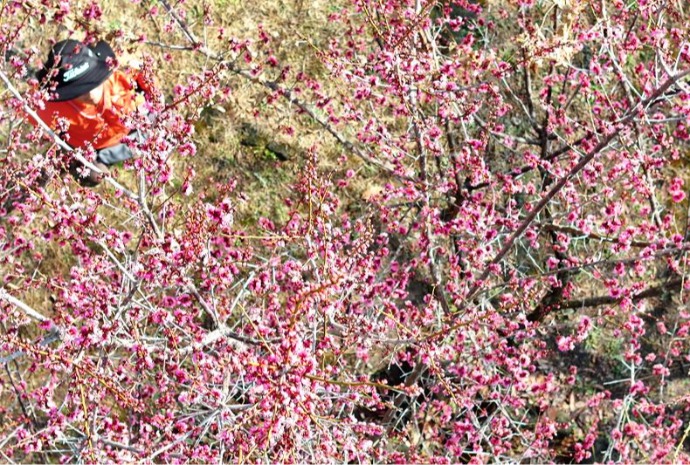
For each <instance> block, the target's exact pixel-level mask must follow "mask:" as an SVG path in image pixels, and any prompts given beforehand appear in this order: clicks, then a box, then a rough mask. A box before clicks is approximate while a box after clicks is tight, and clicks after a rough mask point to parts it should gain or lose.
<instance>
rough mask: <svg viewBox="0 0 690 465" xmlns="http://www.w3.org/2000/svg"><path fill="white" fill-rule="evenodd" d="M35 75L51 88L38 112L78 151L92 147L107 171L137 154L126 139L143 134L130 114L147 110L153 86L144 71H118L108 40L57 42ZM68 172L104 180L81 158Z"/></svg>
mask: <svg viewBox="0 0 690 465" xmlns="http://www.w3.org/2000/svg"><path fill="white" fill-rule="evenodd" d="M36 78H37V79H38V81H39V83H40V85H42V86H45V88H48V89H49V90H50V91H51V93H50V97H49V99H48V101H46V102H45V107H44V108H37V109H36V113H37V114H38V116H39V117H40V118H41V119H42V120H43V121H44V122H45V123H46V124H47V125H48V126H49V127H51V129H53V130H55V131H56V132H57V133H58V135H59V136H61V137H62V138H63V140H64V141H65V142H66V143H67V144H69V145H70V146H71V147H72V148H74V149H80V148H87V147H89V146H91V147H93V149H94V150H95V151H96V160H95V162H94V164H95V165H96V166H97V167H98V168H99V169H100V170H101V171H103V173H108V168H109V167H110V166H112V165H114V164H115V163H118V162H121V161H124V160H128V159H130V158H132V157H133V153H132V150H131V148H130V147H129V146H128V145H127V144H126V141H124V140H123V139H124V138H125V137H128V136H133V137H130V138H138V139H140V140H141V134H140V133H138V132H137V131H132V130H131V129H130V128H129V127H128V126H127V124H126V117H127V116H129V115H132V114H133V113H134V112H135V111H137V110H138V109H141V108H142V105H143V104H144V102H145V99H146V97H145V95H150V93H151V86H150V84H149V83H147V82H146V79H145V78H144V76H143V75H142V74H141V73H138V72H135V71H133V70H119V69H117V68H116V57H115V53H114V52H113V49H112V48H111V47H110V45H108V43H106V42H105V41H100V42H98V43H96V44H95V45H94V46H90V45H86V44H84V43H82V42H80V41H77V40H73V39H67V40H62V41H60V42H57V43H56V44H55V45H54V46H53V47H52V48H51V50H50V52H49V54H48V58H47V60H46V61H45V62H44V63H43V68H42V69H40V70H39V71H38V72H37V73H36ZM34 123H35V122H34ZM69 170H70V173H72V175H73V176H75V178H76V179H77V180H78V181H79V182H80V183H81V184H83V185H86V186H95V185H97V184H98V183H100V182H101V180H102V179H103V175H102V174H100V173H96V172H95V171H93V170H85V169H83V167H82V166H81V164H80V163H79V162H78V161H76V160H73V161H71V162H70V165H69ZM86 171H89V172H88V174H86V175H85V172H86Z"/></svg>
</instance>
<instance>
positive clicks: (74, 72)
mask: <svg viewBox="0 0 690 465" xmlns="http://www.w3.org/2000/svg"><path fill="white" fill-rule="evenodd" d="M88 69H89V64H88V63H82V64H81V65H79V66H77V67H76V68H72V69H68V70H67V71H65V75H64V76H63V77H62V81H63V82H67V81H71V80H72V79H74V78H77V77H79V76H81V75H82V74H84V73H85V72H86V71H87V70H88Z"/></svg>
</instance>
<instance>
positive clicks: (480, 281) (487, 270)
mask: <svg viewBox="0 0 690 465" xmlns="http://www.w3.org/2000/svg"><path fill="white" fill-rule="evenodd" d="M688 74H690V69H688V70H685V71H683V72H681V73H679V74H677V75H675V76H671V77H669V78H668V79H667V80H666V81H665V82H664V83H663V84H662V85H661V86H659V88H657V89H656V91H654V92H653V93H652V95H650V96H649V97H648V98H646V99H644V100H642V101H640V102H639V103H638V104H637V105H635V106H634V107H633V108H631V109H630V111H629V112H628V113H627V114H626V116H624V117H623V118H621V119H620V120H619V121H618V122H617V125H616V129H615V130H614V131H612V132H611V133H610V134H608V135H607V136H605V137H604V138H603V139H602V141H601V142H599V143H598V144H597V145H596V147H594V148H593V149H592V150H590V151H589V152H588V153H587V154H586V155H585V156H583V157H582V159H581V160H580V161H579V162H578V163H577V164H576V165H575V166H574V167H573V168H572V169H571V170H570V171H569V172H568V173H567V174H566V175H565V176H563V177H562V178H561V179H559V180H558V182H556V184H555V185H554V186H553V187H552V188H551V190H549V192H548V193H547V194H546V195H545V196H544V197H543V198H542V199H541V200H540V201H539V203H537V205H535V206H534V208H533V209H532V211H531V212H530V213H529V214H528V215H527V217H526V218H525V219H524V220H523V222H522V223H521V224H520V226H518V228H517V229H516V230H515V232H514V233H513V234H511V235H510V237H509V238H508V239H507V240H506V242H505V244H504V245H503V247H502V248H501V250H500V251H499V252H498V253H497V254H496V256H495V257H494V258H493V259H492V260H491V261H490V262H489V263H488V264H487V265H486V266H485V267H484V270H483V271H482V272H481V274H480V275H479V277H478V278H477V279H476V281H475V284H474V285H473V286H472V287H471V288H470V290H469V291H468V293H467V297H466V300H465V304H464V305H463V306H462V307H460V308H459V309H458V313H459V312H460V311H462V310H463V309H464V308H466V307H467V303H468V302H470V301H471V300H472V299H473V298H474V297H475V296H476V294H477V292H478V291H479V290H480V289H481V288H482V287H483V285H484V280H486V278H488V277H489V275H490V274H491V270H492V268H493V266H494V265H497V264H498V263H500V262H501V260H503V258H504V257H505V256H506V255H507V254H508V253H509V252H510V250H511V249H512V248H513V245H514V244H515V241H516V240H517V239H518V238H519V237H521V236H522V235H523V234H524V232H525V231H526V230H527V228H528V227H529V226H530V225H531V224H532V222H534V220H535V219H536V218H537V216H538V215H539V213H541V212H542V210H544V208H545V207H546V206H547V205H548V204H549V203H550V202H551V200H552V199H553V198H554V197H555V196H556V194H558V193H559V192H560V191H561V189H563V187H565V185H566V184H567V183H568V181H570V180H571V179H572V178H573V177H575V175H577V174H578V173H579V172H580V171H581V170H582V169H583V168H584V167H585V166H587V164H589V162H590V161H592V159H593V158H594V157H595V156H596V155H598V154H599V153H600V152H601V151H602V150H603V149H604V148H606V146H608V144H609V143H610V142H611V141H612V140H613V139H615V138H616V137H618V135H619V134H620V132H621V131H622V130H623V128H625V127H626V126H627V125H628V124H629V123H631V122H632V121H634V120H635V118H636V117H637V116H638V113H639V112H640V111H643V110H646V109H647V108H648V107H649V106H650V105H651V104H652V103H653V102H655V101H656V99H658V98H659V97H660V96H662V95H663V94H664V92H666V91H667V90H668V89H669V88H670V87H671V86H672V85H673V84H675V82H676V81H678V80H679V79H682V78H683V77H685V76H687V75H688Z"/></svg>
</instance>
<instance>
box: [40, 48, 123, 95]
mask: <svg viewBox="0 0 690 465" xmlns="http://www.w3.org/2000/svg"><path fill="white" fill-rule="evenodd" d="M109 58H111V59H114V58H115V52H113V49H112V48H110V45H108V44H107V43H106V42H104V41H100V42H98V43H97V44H96V45H95V46H93V47H88V46H86V45H84V44H83V43H81V42H79V41H77V40H72V39H68V40H63V41H60V42H58V43H56V44H55V45H54V46H53V48H52V50H51V51H50V53H49V54H48V59H47V60H46V62H45V63H44V64H43V69H41V70H39V71H38V72H37V73H36V78H38V80H39V81H42V82H43V81H45V79H46V77H48V76H50V78H49V81H46V82H44V84H45V85H50V84H51V83H52V82H55V83H56V84H57V85H56V87H55V94H56V95H55V97H54V98H52V99H51V100H52V101H54V102H62V101H65V100H72V99H73V98H76V97H79V96H80V95H84V94H86V93H87V92H89V91H91V90H93V89H95V88H96V87H98V86H100V85H101V84H102V83H103V82H105V80H106V79H108V77H110V75H111V74H112V72H113V65H112V64H111V65H110V66H108V59H109ZM56 71H57V74H55V73H56Z"/></svg>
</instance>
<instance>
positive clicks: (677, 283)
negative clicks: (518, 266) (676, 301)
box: [527, 277, 684, 321]
mask: <svg viewBox="0 0 690 465" xmlns="http://www.w3.org/2000/svg"><path fill="white" fill-rule="evenodd" d="M683 281H684V278H683V277H678V278H674V279H672V280H670V281H667V282H665V283H664V284H659V285H657V286H652V287H649V288H647V289H645V290H643V291H641V292H638V293H637V294H634V295H632V296H631V297H630V298H631V299H632V301H633V302H639V301H640V300H644V299H650V298H653V297H660V296H663V295H664V294H667V293H671V292H678V291H679V290H680V288H681V286H682V285H683ZM625 297H627V296H623V297H612V296H610V295H603V296H597V297H586V298H583V299H575V300H568V301H566V302H562V303H560V304H559V305H557V306H555V307H554V310H566V309H578V308H586V307H600V306H602V305H613V304H618V303H620V302H621V301H622V300H623V299H625ZM531 315H532V314H530V315H528V316H527V319H528V320H529V321H537V320H533V319H530V316H531Z"/></svg>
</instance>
